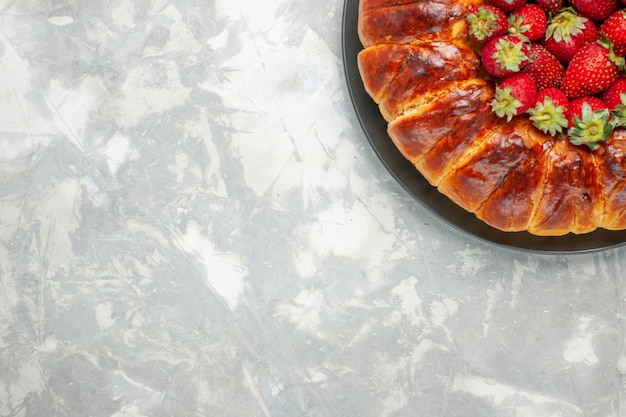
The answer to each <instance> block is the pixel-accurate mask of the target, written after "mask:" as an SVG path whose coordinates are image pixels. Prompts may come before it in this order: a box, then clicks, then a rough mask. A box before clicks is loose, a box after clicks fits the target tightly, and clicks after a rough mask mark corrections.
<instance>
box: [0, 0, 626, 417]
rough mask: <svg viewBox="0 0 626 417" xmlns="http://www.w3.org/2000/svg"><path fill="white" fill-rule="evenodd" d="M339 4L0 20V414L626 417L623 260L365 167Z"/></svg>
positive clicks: (90, 5)
mask: <svg viewBox="0 0 626 417" xmlns="http://www.w3.org/2000/svg"><path fill="white" fill-rule="evenodd" d="M342 9H343V2H342V0H322V1H305V0H262V1H258V0H257V1H255V0H169V1H168V0H131V1H129V0H106V1H102V0H98V1H96V0H56V1H44V0H24V1H21V0H20V1H15V0H0V184H1V185H0V416H2V417H22V416H27V417H44V416H55V417H56V416H58V417H65V416H67V417H78V416H80V417H86V416H90V417H105V416H106V417H109V416H111V417H161V416H163V417H165V416H176V417H187V416H191V417H194V416H197V417H200V416H219V417H230V416H232V417H256V416H258V417H269V416H272V417H274V416H275V417H279V416H289V417H299V416H311V417H386V416H389V417H400V416H406V417H409V416H411V417H414V416H429V417H434V416H446V417H453V416H458V417H475V416H513V417H531V416H532V417H560V416H564V417H565V416H567V417H579V416H580V417H582V416H585V417H590V416H593V417H595V416H598V417H617V416H621V417H624V416H626V383H625V373H626V356H625V353H626V348H625V345H624V341H625V339H624V330H623V326H624V319H625V318H626V311H625V302H626V299H625V294H624V289H625V285H626V284H625V282H624V276H625V271H624V269H626V247H624V248H619V247H618V248H613V249H610V250H604V251H600V252H593V253H584V254H575V255H563V254H560V255H556V254H551V255H545V254H536V253H531V252H522V251H516V250H512V249H507V248H501V247H498V246H495V245H492V244H489V243H486V242H483V241H481V240H478V239H475V238H473V237H472V236H469V235H467V234H465V233H463V232H460V231H459V230H457V229H455V228H453V227H451V226H448V225H447V224H446V223H444V222H442V221H441V220H440V219H439V218H438V217H436V216H434V215H433V214H431V212H429V211H427V210H426V209H424V208H423V207H422V206H421V205H419V204H417V203H416V202H415V201H414V200H413V199H412V197H411V196H409V195H408V194H407V193H406V192H405V191H404V189H403V188H401V187H400V186H399V185H398V184H397V182H396V181H395V180H394V179H393V178H392V177H391V175H390V174H389V173H388V172H387V170H386V169H385V168H384V166H383V165H382V164H381V162H380V161H379V160H378V158H377V156H376V154H375V153H374V152H373V151H372V148H371V146H370V144H369V142H368V140H367V138H366V136H365V135H364V132H363V130H362V129H361V126H360V124H359V122H358V120H357V117H356V115H355V111H354V108H353V106H352V103H351V101H350V96H349V93H348V89H347V86H346V82H345V77H344V72H343V67H342V59H341V51H342V47H341V22H342Z"/></svg>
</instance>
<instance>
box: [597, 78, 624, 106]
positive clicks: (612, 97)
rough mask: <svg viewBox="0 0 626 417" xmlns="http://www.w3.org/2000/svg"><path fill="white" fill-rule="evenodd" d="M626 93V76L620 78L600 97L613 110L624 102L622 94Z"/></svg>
mask: <svg viewBox="0 0 626 417" xmlns="http://www.w3.org/2000/svg"><path fill="white" fill-rule="evenodd" d="M624 93H626V78H618V79H617V81H615V82H614V83H613V85H611V86H610V87H609V88H608V89H607V90H606V91H605V92H604V93H602V95H601V96H600V99H601V100H602V101H603V102H604V103H605V104H606V106H607V107H608V108H609V110H611V111H613V110H615V109H616V108H617V106H620V105H622V104H624V103H622V98H621V96H622V94H624Z"/></svg>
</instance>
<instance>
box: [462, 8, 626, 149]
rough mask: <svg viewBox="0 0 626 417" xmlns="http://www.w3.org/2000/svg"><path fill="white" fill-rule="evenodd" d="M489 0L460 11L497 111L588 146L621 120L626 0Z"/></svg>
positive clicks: (625, 87)
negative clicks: (475, 44)
mask: <svg viewBox="0 0 626 417" xmlns="http://www.w3.org/2000/svg"><path fill="white" fill-rule="evenodd" d="M488 1H489V2H488V3H487V4H480V5H474V6H472V7H471V8H470V10H469V12H468V13H467V14H466V16H465V17H466V22H467V25H468V33H469V37H470V38H471V39H472V40H473V41H475V42H478V44H479V48H480V49H479V50H480V51H481V59H482V67H483V69H484V70H485V71H486V72H487V73H489V74H490V75H491V76H492V77H494V78H495V80H496V82H497V86H496V92H495V97H494V99H493V101H492V102H491V108H492V109H493V111H494V112H495V113H496V114H497V115H498V116H499V117H504V118H506V119H507V120H508V121H510V120H512V119H513V117H516V116H521V115H528V117H529V118H530V120H531V121H532V122H533V125H534V126H535V127H536V128H537V129H539V130H541V131H542V132H544V133H547V134H550V135H552V136H554V137H557V138H568V140H569V141H570V142H571V143H573V144H575V145H587V146H588V147H589V148H590V149H592V150H595V149H597V148H598V147H599V143H600V142H602V141H604V140H606V139H607V138H608V137H609V136H610V135H611V133H612V131H613V130H614V129H615V128H618V127H626V64H625V58H624V56H626V8H624V5H626V0H569V1H567V0H528V1H527V0H488ZM620 1H621V4H620Z"/></svg>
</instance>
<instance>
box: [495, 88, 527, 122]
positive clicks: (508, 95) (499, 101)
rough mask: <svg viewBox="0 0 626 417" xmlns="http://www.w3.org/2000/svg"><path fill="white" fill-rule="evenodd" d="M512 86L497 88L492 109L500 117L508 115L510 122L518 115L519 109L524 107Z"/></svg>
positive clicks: (507, 118) (507, 119)
mask: <svg viewBox="0 0 626 417" xmlns="http://www.w3.org/2000/svg"><path fill="white" fill-rule="evenodd" d="M512 91H513V89H512V88H511V87H504V88H500V87H497V88H496V93H495V97H494V99H493V100H492V101H491V109H492V110H493V112H494V113H495V114H496V116H498V117H506V121H507V122H510V121H511V119H513V117H514V116H516V115H517V109H519V108H520V107H522V102H521V101H519V100H518V99H517V98H515V96H514V95H513V93H512Z"/></svg>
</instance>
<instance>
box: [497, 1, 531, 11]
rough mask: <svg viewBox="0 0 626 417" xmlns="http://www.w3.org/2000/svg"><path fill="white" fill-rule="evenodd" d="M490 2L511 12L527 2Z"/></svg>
mask: <svg viewBox="0 0 626 417" xmlns="http://www.w3.org/2000/svg"><path fill="white" fill-rule="evenodd" d="M489 3H491V4H493V5H494V6H496V7H499V8H501V9H502V10H503V11H504V12H506V13H509V12H513V11H515V10H517V9H519V8H520V7H522V6H523V5H524V4H526V0H490V1H489Z"/></svg>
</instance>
